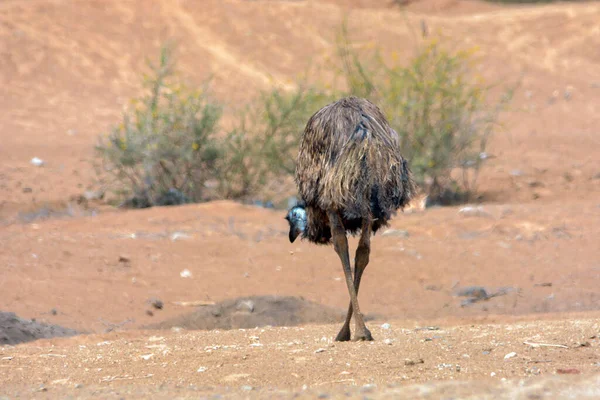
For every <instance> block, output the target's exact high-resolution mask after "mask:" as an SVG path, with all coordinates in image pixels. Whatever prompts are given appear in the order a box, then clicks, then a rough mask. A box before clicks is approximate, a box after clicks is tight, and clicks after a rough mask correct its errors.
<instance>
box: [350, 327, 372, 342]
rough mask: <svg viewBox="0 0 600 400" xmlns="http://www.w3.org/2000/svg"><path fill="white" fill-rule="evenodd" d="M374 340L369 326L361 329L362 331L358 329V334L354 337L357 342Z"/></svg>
mask: <svg viewBox="0 0 600 400" xmlns="http://www.w3.org/2000/svg"><path fill="white" fill-rule="evenodd" d="M372 340H373V336H371V331H369V330H368V329H367V328H365V329H363V330H361V331H356V334H355V335H354V339H353V341H355V342H365V341H369V342H370V341H372Z"/></svg>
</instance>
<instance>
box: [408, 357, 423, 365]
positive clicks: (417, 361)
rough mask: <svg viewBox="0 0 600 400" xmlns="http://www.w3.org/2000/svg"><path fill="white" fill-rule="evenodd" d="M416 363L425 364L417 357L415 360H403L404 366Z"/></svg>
mask: <svg viewBox="0 0 600 400" xmlns="http://www.w3.org/2000/svg"><path fill="white" fill-rule="evenodd" d="M417 364H425V361H424V360H423V359H422V358H419V359H417V360H411V359H409V358H407V359H405V360H404V365H406V366H412V365H417Z"/></svg>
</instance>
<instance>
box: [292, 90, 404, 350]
mask: <svg viewBox="0 0 600 400" xmlns="http://www.w3.org/2000/svg"><path fill="white" fill-rule="evenodd" d="M398 142H399V140H398V135H397V133H396V132H395V131H394V130H393V129H392V128H391V127H390V125H389V123H388V122H387V120H386V118H385V116H384V115H383V113H382V112H381V111H380V110H379V108H377V106H375V105H374V104H373V103H371V102H369V101H368V100H366V99H362V98H357V97H348V98H343V99H340V100H338V101H336V102H334V103H331V104H329V105H327V106H325V107H323V108H322V109H320V110H319V111H317V112H316V113H315V114H314V115H313V116H312V117H311V118H310V119H309V120H308V123H307V124H306V128H305V130H304V133H303V136H302V141H301V143H300V150H299V153H298V159H297V163H296V177H295V180H296V184H297V186H298V192H299V195H300V198H301V203H300V204H299V205H297V206H295V207H293V208H292V209H290V210H289V212H288V215H287V216H286V219H287V220H288V222H289V224H290V234H289V239H290V241H291V242H293V241H294V240H295V239H296V238H297V237H298V236H301V237H302V238H303V239H306V240H309V241H311V242H313V243H316V244H333V246H334V249H335V251H336V252H337V254H338V256H339V257H340V260H341V262H342V266H343V269H344V274H345V277H346V283H347V286H348V292H349V294H350V305H349V307H348V315H347V317H346V321H345V323H344V326H343V327H342V329H341V330H340V332H339V334H338V336H337V337H336V340H339V341H346V340H350V320H351V318H352V316H353V315H354V320H355V326H356V331H355V340H372V337H371V333H370V332H369V330H368V329H367V328H366V326H365V324H364V321H363V317H362V314H361V312H360V309H359V305H358V298H357V294H358V288H359V286H360V281H361V277H362V274H363V272H364V270H365V268H366V266H367V264H368V262H369V255H370V238H371V235H372V234H373V233H375V232H377V230H379V229H380V228H381V227H383V226H386V225H387V224H388V222H389V220H390V219H391V218H392V217H393V215H394V214H395V213H396V211H397V210H398V209H401V208H403V207H404V206H405V205H406V204H408V202H409V201H410V199H411V197H412V196H413V193H414V183H413V180H412V177H411V173H410V169H409V168H408V164H407V162H406V160H405V159H404V158H403V157H402V155H401V154H400V148H399V143H398ZM358 232H360V240H359V243H358V248H357V249H356V255H355V260H354V274H352V270H351V267H350V257H349V253H348V240H347V237H346V234H347V233H350V234H357V233H358Z"/></svg>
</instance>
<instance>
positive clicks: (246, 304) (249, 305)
mask: <svg viewBox="0 0 600 400" xmlns="http://www.w3.org/2000/svg"><path fill="white" fill-rule="evenodd" d="M235 308H236V310H238V311H246V312H249V313H251V312H253V311H254V302H253V301H252V300H241V301H239V302H238V303H237V304H236V306H235Z"/></svg>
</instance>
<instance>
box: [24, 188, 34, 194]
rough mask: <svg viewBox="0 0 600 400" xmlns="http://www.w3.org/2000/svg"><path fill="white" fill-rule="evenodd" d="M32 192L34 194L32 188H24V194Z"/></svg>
mask: <svg viewBox="0 0 600 400" xmlns="http://www.w3.org/2000/svg"><path fill="white" fill-rule="evenodd" d="M31 192H33V189H32V188H30V187H24V188H23V193H31Z"/></svg>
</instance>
